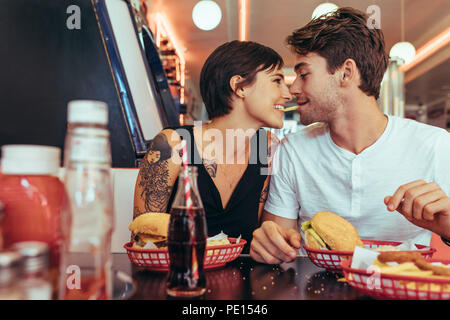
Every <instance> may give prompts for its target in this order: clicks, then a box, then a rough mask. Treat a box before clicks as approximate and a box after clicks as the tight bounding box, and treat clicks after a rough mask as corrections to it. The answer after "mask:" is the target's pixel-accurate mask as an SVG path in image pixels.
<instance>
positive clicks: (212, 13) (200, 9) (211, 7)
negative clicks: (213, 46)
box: [192, 0, 222, 31]
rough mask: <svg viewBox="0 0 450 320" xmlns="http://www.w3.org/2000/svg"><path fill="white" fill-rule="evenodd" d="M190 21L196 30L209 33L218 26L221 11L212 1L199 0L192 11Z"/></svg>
mask: <svg viewBox="0 0 450 320" xmlns="http://www.w3.org/2000/svg"><path fill="white" fill-rule="evenodd" d="M192 20H193V21H194V24H195V25H196V26H197V28H199V29H201V30H205V31H209V30H212V29H214V28H215V27H217V26H218V25H219V23H220V20H222V11H221V10H220V7H219V5H218V4H217V3H215V2H214V1H212V0H201V1H199V2H198V3H197V4H196V5H195V6H194V9H193V10H192Z"/></svg>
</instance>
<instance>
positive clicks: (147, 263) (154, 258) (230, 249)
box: [124, 238, 247, 271]
mask: <svg viewBox="0 0 450 320" xmlns="http://www.w3.org/2000/svg"><path fill="white" fill-rule="evenodd" d="M237 240H238V239H237V238H228V241H229V242H230V243H229V244H224V245H208V246H207V247H206V249H205V258H204V261H203V266H204V268H205V270H209V269H216V268H220V267H223V266H224V265H225V264H226V263H227V262H230V261H233V260H235V259H236V258H237V257H238V256H239V254H240V253H241V252H242V249H243V248H244V245H245V244H246V243H247V241H245V240H244V239H239V241H237ZM124 248H125V249H126V250H127V254H128V258H129V259H130V261H131V262H132V263H134V264H135V265H137V266H140V267H145V268H146V269H148V270H152V271H169V267H170V259H169V250H168V249H167V248H160V249H137V248H133V242H128V243H126V244H125V245H124Z"/></svg>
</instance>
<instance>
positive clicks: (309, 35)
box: [287, 7, 389, 99]
mask: <svg viewBox="0 0 450 320" xmlns="http://www.w3.org/2000/svg"><path fill="white" fill-rule="evenodd" d="M367 19H368V16H367V15H366V14H365V13H364V12H362V11H359V10H356V9H353V8H349V7H347V8H339V9H338V10H336V11H335V12H333V13H331V14H328V15H322V16H321V17H318V18H316V19H313V20H311V21H310V22H309V23H308V24H307V25H306V26H304V27H303V28H300V29H298V30H295V31H294V32H293V33H292V34H291V35H290V36H289V37H288V38H287V43H288V44H289V45H290V46H291V47H292V49H293V50H294V51H295V52H296V53H298V54H300V55H306V54H308V53H309V52H315V53H317V54H319V55H320V56H322V57H324V58H325V59H326V60H327V65H328V71H329V72H330V73H331V74H334V72H335V71H336V69H337V68H339V67H341V66H342V64H343V63H344V62H345V60H347V59H349V58H350V59H353V60H354V61H355V63H356V66H357V67H358V69H359V72H360V74H361V84H360V86H359V88H360V89H361V90H362V91H363V92H364V93H366V94H367V95H368V96H374V97H375V99H378V97H379V95H380V86H381V80H383V76H384V73H385V71H386V68H387V66H388V62H389V59H388V56H387V54H386V52H385V47H384V36H383V32H382V31H381V30H380V29H375V28H373V29H370V28H368V26H367Z"/></svg>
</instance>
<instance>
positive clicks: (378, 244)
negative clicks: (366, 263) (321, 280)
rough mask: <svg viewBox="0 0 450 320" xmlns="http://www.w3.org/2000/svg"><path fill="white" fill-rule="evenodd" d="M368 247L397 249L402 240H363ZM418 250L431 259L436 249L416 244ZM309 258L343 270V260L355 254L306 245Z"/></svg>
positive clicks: (334, 269)
mask: <svg viewBox="0 0 450 320" xmlns="http://www.w3.org/2000/svg"><path fill="white" fill-rule="evenodd" d="M362 242H363V244H364V246H365V247H366V248H367V249H373V250H395V247H397V246H399V245H401V244H402V243H401V242H396V241H381V240H362ZM415 247H416V248H417V252H420V254H421V255H422V256H423V257H424V258H425V259H431V258H432V256H433V254H434V252H435V251H436V249H434V248H432V247H429V246H424V245H420V244H415ZM304 249H305V251H306V253H307V255H308V258H309V259H310V260H311V262H312V263H314V264H315V265H316V266H318V267H320V268H325V269H327V270H328V271H331V272H342V267H341V262H342V261H344V260H346V259H349V258H351V257H352V256H353V251H335V250H325V249H312V248H309V247H307V246H306V245H305V246H304Z"/></svg>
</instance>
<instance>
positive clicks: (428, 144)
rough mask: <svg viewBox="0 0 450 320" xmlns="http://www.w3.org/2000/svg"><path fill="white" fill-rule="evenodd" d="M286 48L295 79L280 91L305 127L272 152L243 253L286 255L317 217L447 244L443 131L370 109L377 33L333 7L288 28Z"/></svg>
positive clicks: (378, 73) (376, 78)
mask: <svg viewBox="0 0 450 320" xmlns="http://www.w3.org/2000/svg"><path fill="white" fill-rule="evenodd" d="M288 44H289V45H291V47H292V48H293V50H294V51H295V53H296V64H295V72H296V74H297V78H296V80H295V81H294V83H293V84H292V86H291V88H290V92H291V94H293V95H295V97H296V99H297V103H298V105H299V109H298V111H299V113H300V121H301V122H302V123H303V124H305V125H310V124H311V125H310V126H308V127H306V128H304V129H302V130H300V132H296V133H294V134H292V135H290V136H288V137H287V138H286V139H285V140H284V141H283V142H282V143H281V144H280V146H279V147H278V150H277V153H276V156H275V159H274V171H275V173H274V175H273V176H272V180H271V184H270V189H269V195H268V199H267V202H266V204H265V208H264V213H263V218H262V221H263V223H262V225H261V227H260V228H258V229H257V230H255V232H254V234H253V241H252V243H251V252H250V254H251V256H252V257H253V258H254V259H255V260H256V261H259V262H265V263H271V264H276V263H281V262H283V261H284V262H287V261H291V260H292V259H294V258H295V256H296V255H297V249H299V248H300V247H301V244H300V242H301V236H300V233H299V231H298V229H299V228H298V226H299V222H303V221H305V220H309V219H311V217H312V216H313V215H314V214H315V213H316V212H317V211H332V212H335V213H336V214H339V215H340V216H342V217H344V218H345V219H347V220H349V221H350V222H351V223H352V224H353V225H354V226H355V227H356V229H357V230H358V232H359V233H360V235H361V238H363V239H374V240H396V241H406V240H409V239H412V240H413V242H414V243H420V244H429V242H430V238H431V232H430V231H428V230H425V229H423V228H427V229H429V230H432V231H434V232H436V233H438V234H440V235H441V236H443V237H444V238H450V222H449V221H450V218H449V217H450V199H449V198H448V195H449V194H450V169H449V168H448V165H449V164H450V134H449V133H448V132H447V131H445V130H443V129H440V128H436V127H432V126H428V125H425V124H422V123H419V122H416V121H412V120H407V119H402V118H399V117H393V116H386V115H383V114H382V113H381V112H380V110H379V108H378V105H377V102H376V99H377V98H378V97H379V92H380V84H381V80H382V78H383V75H384V73H385V70H386V68H387V64H388V57H387V55H386V53H385V47H384V39H383V34H382V32H381V30H378V29H369V28H368V27H367V16H366V15H365V14H364V13H363V12H360V11H358V10H355V9H352V8H341V9H338V10H337V11H336V12H335V13H334V14H332V15H329V16H326V17H322V18H321V19H315V20H313V21H311V22H310V23H309V24H307V25H306V26H305V27H303V28H301V29H299V30H296V31H295V32H294V33H293V34H292V35H291V36H289V37H288ZM313 123H314V124H313ZM395 210H396V211H398V212H400V213H401V214H395V213H392V211H395ZM405 217H406V219H405ZM408 220H410V221H411V222H413V224H411V223H410V222H408ZM414 224H415V225H414ZM416 225H417V226H416ZM418 226H420V227H418Z"/></svg>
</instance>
